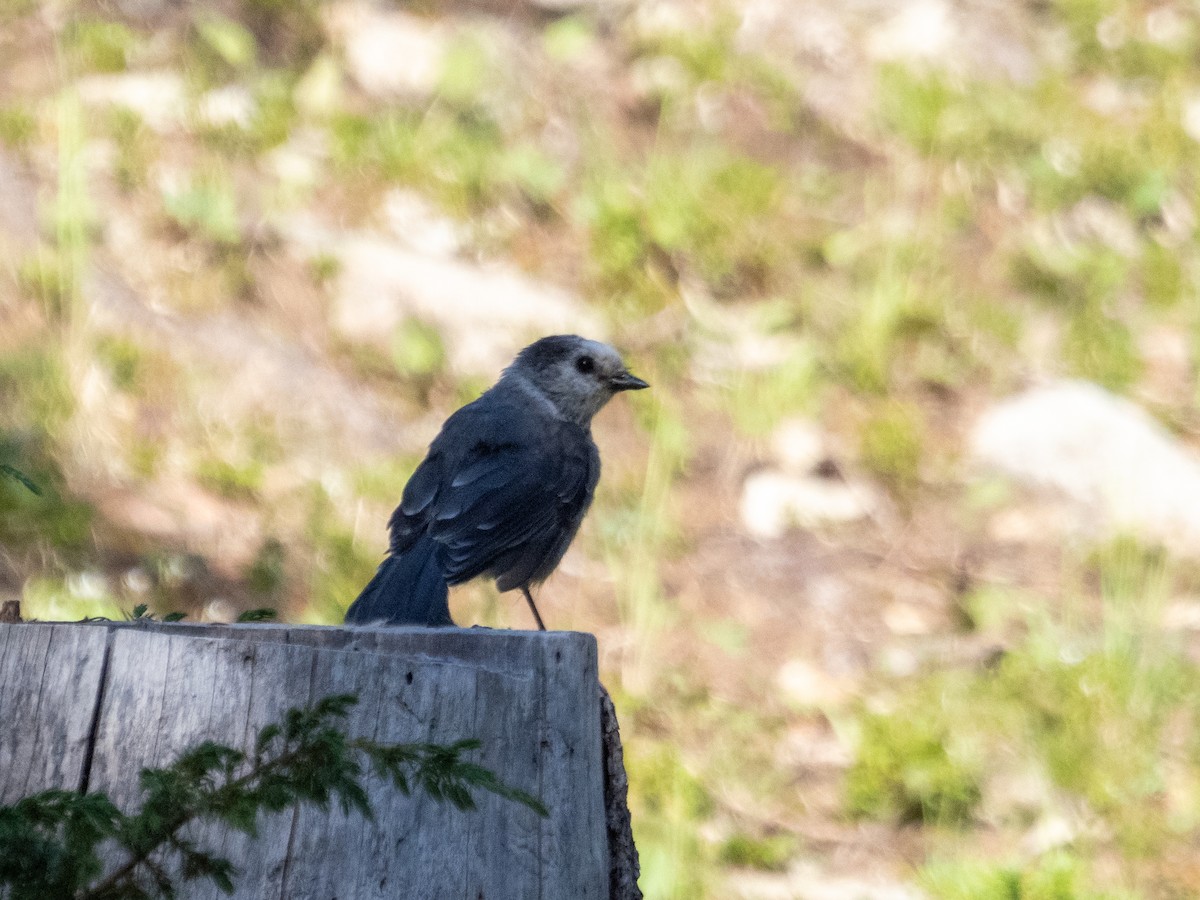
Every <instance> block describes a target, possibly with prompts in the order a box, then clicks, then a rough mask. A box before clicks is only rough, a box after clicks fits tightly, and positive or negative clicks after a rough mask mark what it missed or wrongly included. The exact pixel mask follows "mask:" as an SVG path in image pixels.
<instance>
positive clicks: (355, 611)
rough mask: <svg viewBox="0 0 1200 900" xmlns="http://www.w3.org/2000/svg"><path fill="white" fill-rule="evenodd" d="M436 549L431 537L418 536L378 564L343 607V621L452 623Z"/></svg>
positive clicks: (400, 623) (363, 622)
mask: <svg viewBox="0 0 1200 900" xmlns="http://www.w3.org/2000/svg"><path fill="white" fill-rule="evenodd" d="M436 549H437V544H435V543H434V542H433V540H432V539H431V538H429V537H422V538H421V539H420V540H418V541H417V542H416V543H415V544H413V545H412V546H411V547H409V548H408V549H407V550H405V551H404V552H403V553H401V554H399V555H396V556H389V557H388V558H387V559H385V560H384V561H383V562H382V563H380V564H379V570H378V571H377V572H376V573H375V577H374V578H372V579H371V581H370V583H369V584H368V585H367V586H366V587H365V588H363V591H362V593H361V594H359V595H358V599H357V600H355V601H354V602H353V603H352V604H350V608H349V609H348V610H346V622H347V623H349V624H353V625H365V624H368V623H371V622H379V623H384V624H387V625H429V626H437V625H453V624H454V622H453V621H452V620H451V618H450V606H449V604H448V603H447V589H446V579H445V578H443V577H442V571H441V567H440V566H439V565H438V562H437V554H436V553H435V552H434V551H435V550H436Z"/></svg>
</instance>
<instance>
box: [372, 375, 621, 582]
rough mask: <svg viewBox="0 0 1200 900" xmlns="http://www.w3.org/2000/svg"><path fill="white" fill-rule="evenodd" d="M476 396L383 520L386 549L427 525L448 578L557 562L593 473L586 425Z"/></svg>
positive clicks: (536, 572) (404, 543) (535, 570)
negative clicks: (387, 533)
mask: <svg viewBox="0 0 1200 900" xmlns="http://www.w3.org/2000/svg"><path fill="white" fill-rule="evenodd" d="M486 398H487V395H485V396H484V398H481V399H480V400H479V401H476V402H475V403H473V404H470V405H469V406H466V407H464V408H463V409H461V410H459V411H458V412H457V413H455V414H454V415H453V416H451V417H450V418H449V419H448V420H447V421H446V424H445V425H444V426H443V428H442V432H441V434H439V435H438V437H437V438H436V439H435V440H434V442H433V444H431V445H430V452H429V455H428V456H427V457H426V458H425V460H424V461H423V462H422V463H421V465H420V466H418V467H417V470H416V471H415V472H414V473H413V476H412V478H410V479H409V482H408V484H407V485H406V486H405V488H404V495H403V498H402V499H401V502H400V506H399V507H397V509H396V511H395V513H393V515H392V519H391V522H390V523H389V524H390V527H391V530H392V542H391V549H392V552H393V553H402V552H404V550H405V549H407V548H408V547H409V546H411V545H412V543H413V542H414V541H416V540H417V539H418V538H419V536H420V535H421V534H425V533H428V534H429V535H430V537H432V538H433V540H434V541H435V542H436V543H437V544H438V545H439V547H440V550H439V552H438V559H439V563H440V565H441V569H442V573H443V574H444V575H445V577H446V581H447V582H449V583H451V584H457V583H461V582H464V581H468V580H470V579H472V578H475V577H476V576H478V575H482V574H484V573H486V572H492V573H493V574H497V575H499V574H502V573H500V572H498V571H496V567H498V566H499V567H501V568H503V569H504V570H505V571H506V572H509V573H510V574H511V575H512V577H516V578H518V579H519V580H518V581H517V582H514V583H523V582H524V581H527V580H528V579H529V577H544V576H545V574H548V573H543V572H540V567H541V564H542V563H543V562H545V561H547V560H549V564H550V565H551V566H553V564H554V563H557V561H558V559H557V556H554V557H553V558H552V559H551V558H550V557H551V556H552V555H553V554H554V553H555V551H556V550H557V551H558V554H559V555H561V550H562V549H565V547H566V543H567V542H569V541H570V538H571V537H572V536H573V535H574V533H575V530H576V529H577V528H578V527H579V522H580V520H582V518H583V514H584V513H585V512H586V511H587V508H588V505H589V504H590V503H591V499H592V492H593V490H594V489H595V486H596V482H597V480H598V479H599V477H600V459H599V454H598V453H597V451H596V445H595V444H594V443H593V442H592V440H591V437H590V435H588V434H587V432H586V431H584V430H583V429H581V428H579V427H578V426H577V425H574V424H571V423H568V422H563V421H561V420H557V419H548V418H546V417H540V416H535V415H532V414H531V413H530V412H529V410H528V408H527V407H522V406H520V405H514V404H510V403H505V402H496V398H493V402H484V401H485V399H486ZM514 567H516V569H518V570H521V571H514ZM524 570H528V574H525V572H524ZM522 575H524V577H521V576H522Z"/></svg>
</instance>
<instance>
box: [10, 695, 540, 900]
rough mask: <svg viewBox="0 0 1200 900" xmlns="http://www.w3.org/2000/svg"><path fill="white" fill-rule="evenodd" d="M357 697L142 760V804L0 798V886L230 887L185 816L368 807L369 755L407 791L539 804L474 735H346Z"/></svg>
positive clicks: (225, 865) (229, 868)
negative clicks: (486, 763)
mask: <svg viewBox="0 0 1200 900" xmlns="http://www.w3.org/2000/svg"><path fill="white" fill-rule="evenodd" d="M357 702H358V701H357V698H356V697H354V696H353V695H351V694H337V695H333V696H330V697H326V698H324V699H323V700H320V701H318V702H317V703H316V704H314V705H313V706H311V707H307V708H298V709H291V710H289V711H288V712H287V713H285V714H284V716H283V717H282V719H281V720H280V721H278V722H275V723H272V724H269V725H267V726H265V727H264V728H262V729H261V730H260V731H259V733H258V735H257V737H256V740H255V743H254V750H253V752H252V753H250V754H246V753H243V752H242V751H240V750H236V749H234V748H232V747H227V746H224V745H222V744H217V743H214V742H212V741H205V742H203V743H201V744H199V745H197V746H195V747H193V748H191V749H189V750H187V751H185V752H184V753H183V754H182V755H180V756H179V758H178V759H176V760H175V762H173V763H172V764H171V765H169V766H166V767H164V768H160V769H144V770H143V771H142V773H141V777H140V785H141V791H142V805H141V807H140V809H138V810H136V811H135V812H132V813H128V814H127V813H123V812H121V811H120V810H119V809H117V807H116V806H114V805H113V803H112V802H111V801H110V800H109V799H108V797H107V796H105V795H104V794H100V793H87V794H85V793H80V792H78V791H63V790H51V791H43V792H42V793H40V794H35V795H33V796H30V797H26V798H24V799H22V800H20V801H18V802H17V803H15V804H13V805H12V806H6V807H0V898H4V900H43V898H46V897H63V898H76V900H131V898H137V900H142V898H159V897H174V896H176V892H177V891H178V888H179V884H180V882H187V881H194V880H198V879H207V880H208V881H211V882H212V883H214V884H215V885H217V887H219V888H220V889H221V890H222V891H224V892H225V893H231V892H232V891H233V886H234V879H235V878H236V877H237V869H236V866H235V865H234V864H233V862H231V861H230V860H228V859H224V858H222V857H220V856H217V855H215V854H214V853H212V852H210V851H209V850H207V849H205V848H204V847H201V846H199V845H198V844H197V843H196V842H194V841H193V840H191V839H190V838H189V837H187V836H186V835H185V834H184V833H183V832H184V829H185V826H187V825H189V824H190V823H193V822H223V823H225V824H226V825H228V826H229V827H231V828H235V829H237V830H239V831H242V832H244V833H246V834H248V835H251V836H256V835H257V834H258V824H259V821H260V815H261V814H263V813H268V814H269V813H273V812H279V811H281V810H284V809H287V808H289V807H291V806H293V805H294V804H296V803H311V804H314V805H316V806H319V807H321V808H328V806H329V805H330V803H331V802H333V801H335V800H336V801H337V803H338V804H339V805H340V807H341V809H342V810H343V812H346V813H350V812H352V811H358V812H360V813H362V814H363V815H364V816H367V817H368V818H370V817H371V816H372V810H371V803H370V798H369V796H368V794H367V791H366V789H365V787H364V786H363V778H364V777H365V775H366V774H367V767H369V770H370V772H373V773H374V774H376V775H378V776H381V777H383V778H385V779H387V780H388V781H390V782H391V783H392V784H393V785H394V786H395V787H396V788H397V789H399V790H400V791H401V792H402V793H404V794H406V795H407V794H411V792H412V791H413V790H414V789H418V790H422V791H424V792H425V793H427V794H428V795H429V796H430V797H432V798H433V799H435V800H438V801H442V802H448V803H451V804H453V805H454V806H456V807H457V808H459V809H463V810H469V809H473V808H474V807H475V799H474V795H473V793H472V791H473V790H484V791H489V792H491V793H494V794H497V795H499V796H501V797H504V798H507V799H509V800H514V801H516V802H518V803H522V804H524V805H525V806H528V807H529V808H530V809H532V810H534V811H536V812H537V813H538V814H539V815H546V808H545V807H544V806H543V805H542V803H541V802H540V801H538V800H537V799H536V798H535V797H533V796H531V795H530V794H528V793H526V792H524V791H521V790H518V789H516V788H513V787H511V786H509V785H507V784H505V783H504V782H503V781H502V780H501V779H500V778H499V777H498V776H497V775H496V774H495V773H494V772H492V771H490V770H489V769H486V768H484V767H482V766H480V765H477V764H475V763H472V762H469V761H467V760H465V759H464V758H463V757H464V755H466V754H468V753H470V752H471V751H473V750H476V749H478V748H479V746H480V744H479V742H478V741H474V740H464V741H458V742H456V743H453V744H450V745H446V746H442V745H437V744H380V743H377V742H375V741H370V740H366V739H362V738H350V737H348V736H347V735H346V734H345V732H344V731H342V730H341V728H340V727H339V725H340V724H341V723H344V721H345V719H346V717H347V716H348V714H349V712H350V709H351V708H352V707H353V706H354V705H355V703H357ZM364 763H365V764H366V765H365V766H364ZM109 840H111V841H113V842H115V844H116V845H117V846H118V847H119V848H121V850H122V851H123V854H124V859H123V861H121V862H120V863H119V864H118V865H116V866H115V867H113V868H112V869H111V870H110V871H107V872H105V871H104V862H103V860H102V859H101V856H100V848H101V845H102V844H103V843H104V842H105V841H109ZM109 858H110V859H111V858H112V857H111V855H109Z"/></svg>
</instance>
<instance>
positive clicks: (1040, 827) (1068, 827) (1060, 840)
mask: <svg viewBox="0 0 1200 900" xmlns="http://www.w3.org/2000/svg"><path fill="white" fill-rule="evenodd" d="M1078 834H1079V829H1078V828H1076V826H1075V825H1074V824H1072V823H1071V822H1070V821H1069V820H1068V819H1067V817H1066V816H1063V815H1058V814H1055V813H1049V814H1047V815H1045V816H1042V818H1040V819H1039V820H1038V821H1037V822H1036V823H1035V824H1034V825H1033V827H1032V828H1030V829H1029V830H1028V831H1027V832H1025V834H1024V836H1022V838H1021V849H1022V850H1023V851H1024V852H1025V853H1028V854H1029V855H1030V856H1041V855H1042V854H1043V853H1048V852H1049V851H1051V850H1057V849H1059V848H1060V847H1066V846H1068V845H1069V844H1070V843H1071V842H1072V841H1074V840H1075V838H1076V837H1077V836H1078Z"/></svg>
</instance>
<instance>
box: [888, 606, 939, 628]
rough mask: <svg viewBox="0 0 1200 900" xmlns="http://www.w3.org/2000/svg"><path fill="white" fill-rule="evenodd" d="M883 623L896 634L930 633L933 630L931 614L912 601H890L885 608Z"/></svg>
mask: <svg viewBox="0 0 1200 900" xmlns="http://www.w3.org/2000/svg"><path fill="white" fill-rule="evenodd" d="M883 624H884V625H886V626H887V628H888V631H890V632H891V633H892V634H896V635H907V636H912V635H920V634H929V632H931V631H932V630H933V622H932V621H930V616H929V614H928V613H926V612H925V611H924V610H922V609H921V608H919V607H916V606H913V605H912V604H911V603H903V602H895V603H889V604H888V605H887V606H886V607H885V608H884V610H883Z"/></svg>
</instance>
